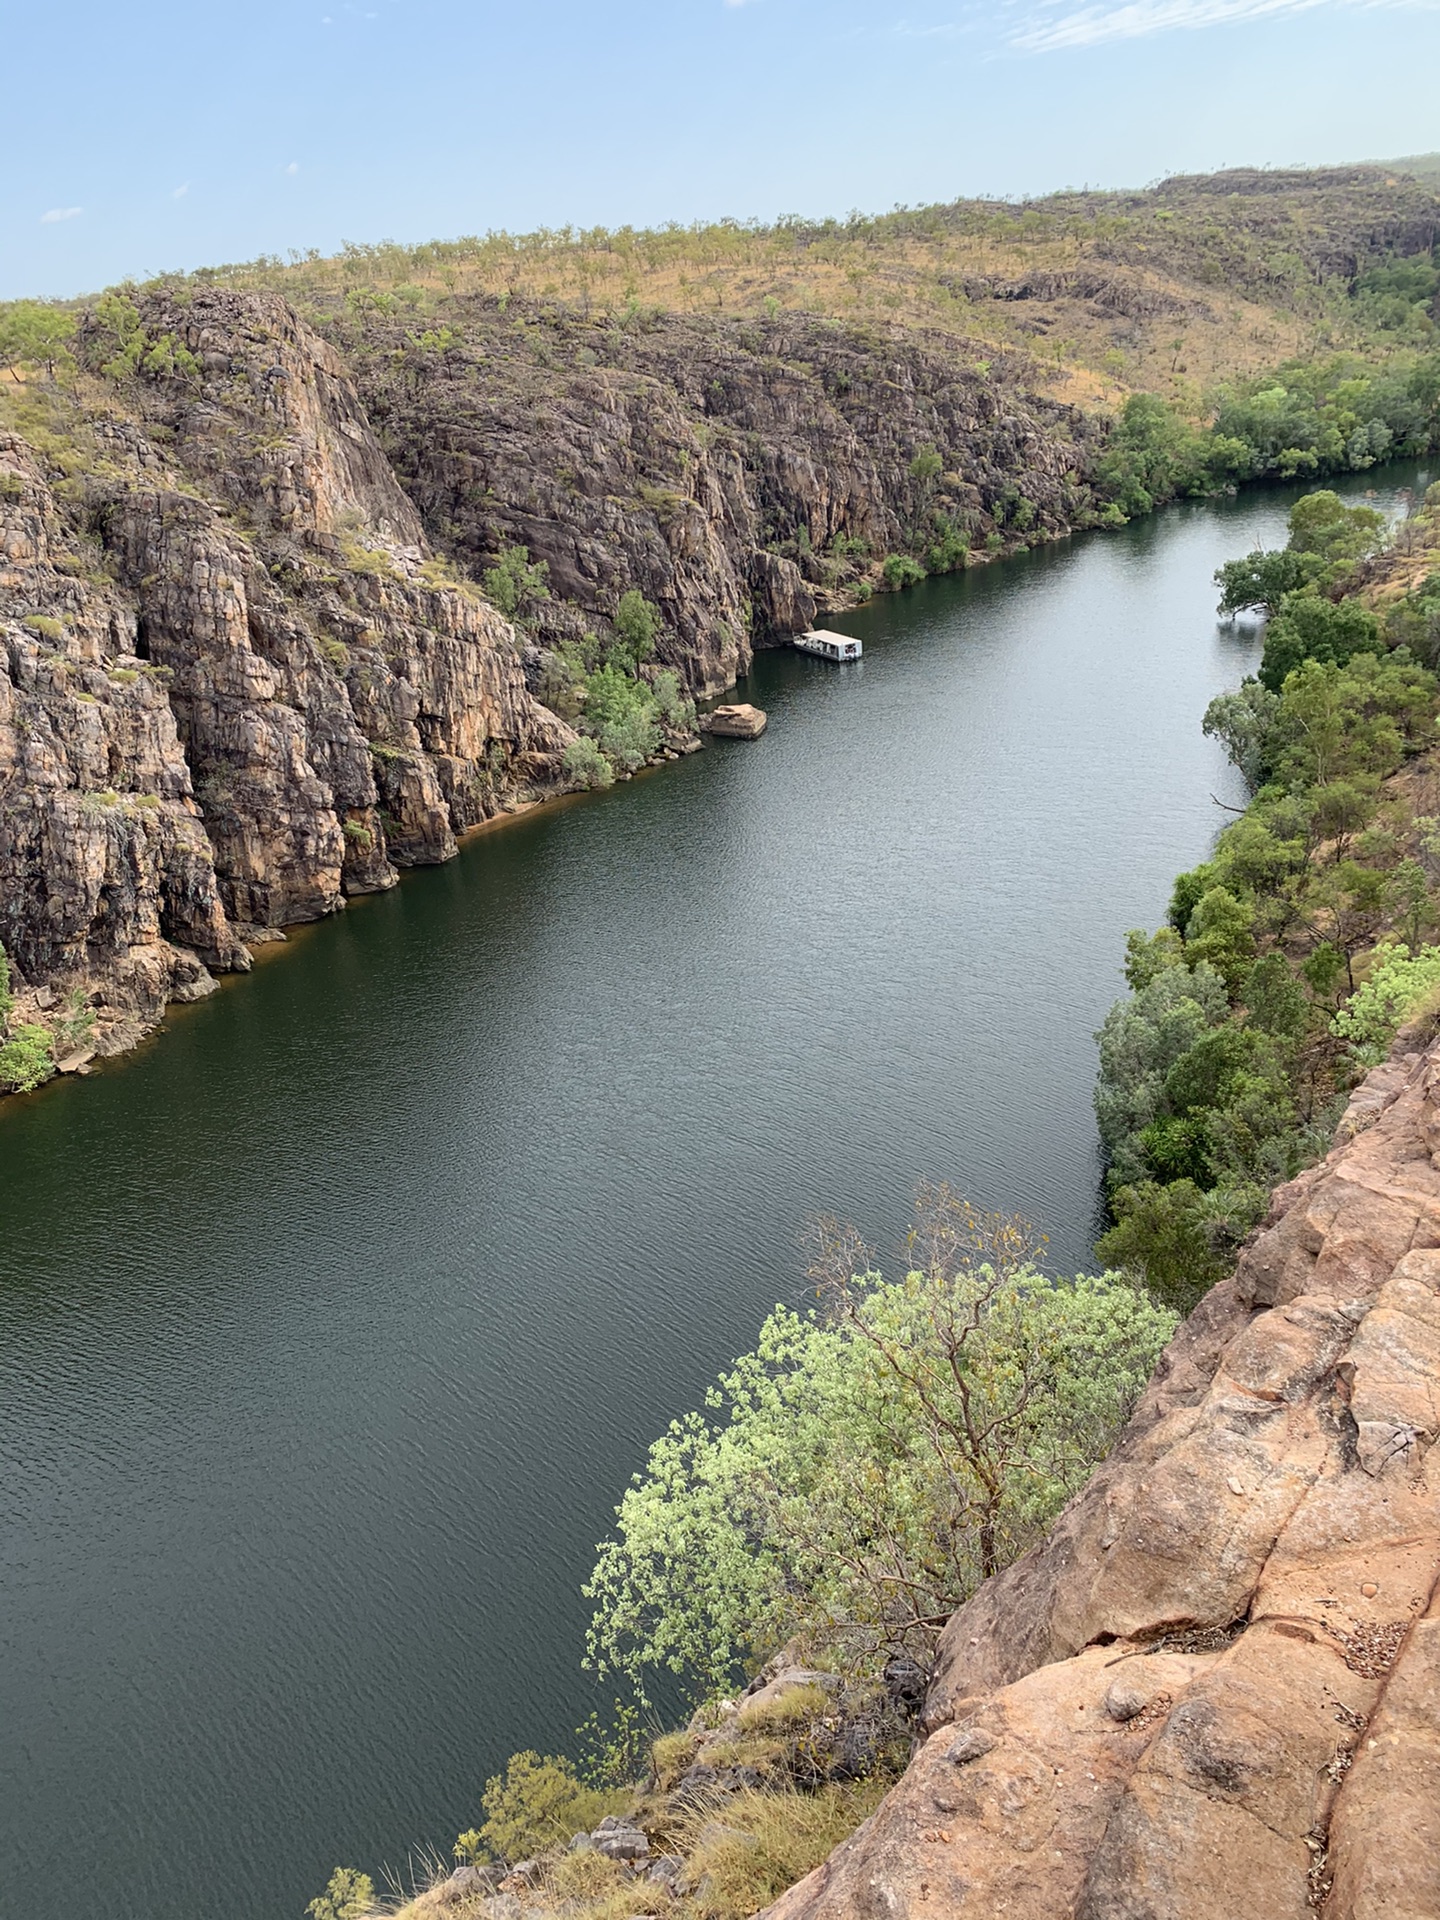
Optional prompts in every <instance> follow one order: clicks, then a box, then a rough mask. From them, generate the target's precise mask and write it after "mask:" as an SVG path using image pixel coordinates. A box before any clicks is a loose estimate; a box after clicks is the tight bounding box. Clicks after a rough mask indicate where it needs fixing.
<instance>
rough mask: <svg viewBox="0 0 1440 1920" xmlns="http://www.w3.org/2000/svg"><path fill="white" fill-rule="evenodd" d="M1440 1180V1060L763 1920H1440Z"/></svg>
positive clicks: (1260, 1276)
mask: <svg viewBox="0 0 1440 1920" xmlns="http://www.w3.org/2000/svg"><path fill="white" fill-rule="evenodd" d="M1432 1156H1434V1158H1433V1159H1432ZM1437 1166H1440V1045H1437V1046H1435V1047H1434V1048H1432V1049H1431V1051H1430V1052H1429V1053H1427V1054H1419V1053H1412V1054H1410V1055H1408V1056H1406V1057H1405V1058H1403V1059H1401V1060H1399V1061H1392V1062H1390V1063H1388V1064H1387V1066H1385V1067H1384V1068H1381V1069H1379V1070H1378V1071H1377V1073H1375V1074H1372V1075H1371V1076H1370V1079H1369V1080H1368V1081H1367V1082H1366V1084H1365V1086H1364V1087H1363V1088H1361V1089H1359V1090H1358V1092H1357V1095H1356V1097H1355V1099H1354V1100H1352V1102H1351V1104H1350V1110H1349V1113H1348V1115H1347V1121H1346V1124H1345V1125H1344V1126H1343V1127H1342V1129H1341V1131H1340V1133H1339V1134H1338V1135H1337V1145H1336V1147H1335V1148H1334V1150H1333V1151H1332V1152H1331V1154H1330V1155H1329V1157H1328V1158H1327V1159H1326V1160H1325V1162H1324V1163H1323V1164H1322V1165H1321V1166H1319V1167H1316V1168H1312V1169H1311V1170H1310V1172H1309V1173H1307V1174H1304V1175H1301V1176H1300V1178H1299V1179H1297V1180H1294V1181H1291V1182H1290V1183H1289V1184H1288V1185H1287V1186H1285V1187H1282V1188H1280V1189H1279V1190H1278V1191H1277V1193H1276V1194H1275V1196H1274V1200H1273V1203H1272V1209H1271V1215H1270V1221H1269V1224H1268V1226H1267V1229H1266V1230H1265V1231H1264V1232H1263V1233H1262V1234H1261V1235H1260V1236H1259V1237H1258V1238H1257V1240H1256V1241H1255V1243H1254V1244H1253V1245H1252V1246H1251V1247H1250V1248H1249V1249H1247V1251H1246V1253H1245V1255H1244V1256H1243V1258H1242V1260H1241V1263H1240V1267H1239V1269H1238V1271H1237V1273H1236V1275H1235V1277H1234V1278H1233V1279H1231V1280H1229V1281H1226V1282H1224V1283H1223V1284H1222V1285H1221V1286H1219V1287H1217V1288H1215V1289H1214V1291H1213V1292H1212V1293H1211V1294H1209V1295H1208V1296H1207V1298H1206V1299H1205V1300H1203V1301H1202V1302H1201V1304H1200V1306H1199V1307H1198V1308H1197V1309H1196V1310H1195V1312H1194V1313H1193V1314H1192V1315H1191V1316H1190V1319H1189V1320H1188V1321H1187V1322H1186V1324H1185V1325H1184V1326H1183V1327H1182V1328H1181V1329H1180V1331H1179V1332H1178V1333H1177V1335H1176V1337H1175V1339H1174V1341H1173V1342H1172V1343H1171V1345H1170V1348H1169V1349H1168V1351H1167V1352H1166V1354H1165V1355H1164V1356H1163V1358H1162V1360H1161V1362H1160V1365H1159V1367H1158V1368H1157V1370H1156V1373H1155V1377H1154V1379H1153V1380H1152V1381H1151V1383H1150V1386H1149V1387H1148V1389H1147V1390H1146V1393H1145V1395H1144V1397H1143V1399H1142V1400H1141V1402H1140V1405H1139V1407H1138V1408H1137V1409H1136V1412H1135V1415H1134V1417H1133V1418H1132V1420H1131V1422H1130V1424H1129V1426H1128V1428H1127V1429H1126V1431H1125V1433H1124V1435H1123V1436H1122V1438H1121V1441H1120V1443H1119V1445H1118V1446H1117V1447H1116V1449H1115V1451H1114V1453H1113V1454H1112V1456H1111V1458H1110V1459H1109V1460H1107V1461H1106V1462H1105V1463H1104V1464H1103V1465H1102V1466H1101V1467H1100V1468H1099V1469H1098V1471H1097V1472H1096V1473H1095V1474H1094V1476H1093V1477H1092V1479H1091V1480H1090V1482H1089V1484H1088V1485H1087V1486H1086V1487H1085V1488H1084V1490H1083V1491H1082V1492H1081V1493H1080V1494H1079V1495H1078V1496H1077V1497H1076V1498H1075V1500H1073V1501H1072V1502H1071V1504H1070V1506H1069V1507H1068V1508H1067V1509H1066V1510H1065V1512H1064V1513H1063V1514H1062V1515H1061V1516H1060V1518H1059V1520H1058V1521H1057V1522H1056V1524H1055V1526H1054V1527H1053V1528H1052V1530H1051V1533H1050V1535H1049V1537H1048V1539H1047V1540H1046V1541H1044V1542H1043V1543H1042V1544H1041V1545H1040V1546H1039V1547H1037V1548H1035V1549H1034V1550H1033V1551H1032V1552H1030V1553H1029V1554H1027V1555H1025V1557H1024V1558H1023V1559H1021V1560H1019V1561H1017V1562H1016V1564H1015V1565H1014V1566H1012V1567H1010V1568H1008V1569H1007V1570H1006V1571H1005V1572H1004V1573H1001V1574H998V1575H997V1576H996V1577H995V1578H994V1579H992V1580H990V1581H987V1582H986V1584H985V1585H984V1586H983V1587H982V1588H981V1589H980V1590H979V1592H978V1593H977V1594H976V1595H975V1596H974V1598H973V1599H972V1600H970V1601H969V1602H968V1603H967V1604H966V1605H965V1606H964V1607H962V1608H961V1609H960V1611H959V1612H958V1613H957V1614H956V1615H955V1617H954V1618H953V1619H952V1620H951V1622H950V1624H949V1626H948V1627H947V1628H946V1630H945V1633H944V1635H943V1636H942V1639H941V1644H940V1654H939V1660H938V1663H937V1667H936V1672H935V1677H934V1680H933V1682H932V1685H931V1689H930V1693H929V1696H928V1698H927V1701H926V1709H925V1714H926V1725H927V1726H928V1727H929V1728H930V1729H931V1732H930V1737H929V1739H928V1740H927V1742H926V1744H925V1746H924V1747H923V1748H922V1749H921V1751H920V1753H919V1754H918V1755H917V1756H916V1759H915V1760H914V1761H913V1762H912V1764H911V1767H910V1769H909V1771H908V1773H907V1774H906V1776H905V1778H904V1779H903V1780H902V1781H901V1782H900V1784H899V1785H898V1786H897V1787H896V1788H895V1789H894V1791H893V1792H892V1793H891V1794H890V1795H889V1797H888V1798H887V1799H886V1800H885V1801H884V1802H883V1803H882V1805H881V1806H880V1808H879V1809H878V1811H877V1812H876V1813H875V1815H874V1816H873V1817H872V1819H871V1820H870V1821H869V1822H867V1824H866V1826H865V1827H864V1828H863V1829H862V1830H861V1831H860V1833H859V1834H857V1835H856V1836H855V1837H854V1838H852V1839H851V1840H850V1841H849V1842H847V1843H846V1845H845V1846H843V1847H842V1848H841V1849H840V1850H839V1851H838V1852H837V1853H836V1854H835V1855H834V1856H833V1857H832V1858H831V1860H830V1861H829V1862H828V1863H827V1864H826V1865H825V1866H823V1867H821V1868H820V1869H818V1870H817V1871H816V1872H815V1873H813V1874H812V1875H810V1877H809V1878H808V1879H807V1880H805V1881H802V1882H801V1883H800V1885H799V1886H797V1887H794V1888H792V1889H791V1890H790V1892H789V1893H787V1894H786V1895H785V1896H784V1897H783V1898H782V1899H781V1901H780V1902H779V1903H778V1904H777V1906H776V1907H774V1908H772V1909H771V1910H770V1911H771V1914H772V1915H775V1916H779V1917H780V1920H855V1916H860V1915H867V1916H870V1915H883V1916H884V1920H921V1917H922V1915H923V1916H924V1920H949V1916H951V1915H954V1916H957V1920H962V1917H963V1920H970V1916H971V1915H974V1916H977V1920H978V1916H982V1915H983V1916H989V1915H991V1914H999V1913H1004V1914H1005V1915H1006V1916H1007V1920H1057V1916H1061V1915H1065V1916H1069V1917H1070V1920H1141V1916H1143V1917H1144V1920H1240V1916H1242V1915H1243V1916H1252V1915H1253V1916H1264V1920H1307V1916H1309V1915H1311V1914H1313V1913H1314V1912H1316V1911H1317V1910H1319V1909H1321V1908H1323V1912H1324V1914H1325V1916H1326V1920H1437V1916H1440V1451H1437V1452H1434V1453H1432V1452H1431V1442H1432V1441H1433V1440H1434V1439H1435V1438H1436V1433H1437V1427H1440V1417H1437V1414H1436V1412H1435V1409H1436V1407H1437V1405H1440V1172H1437ZM1432 1461H1433V1463H1434V1464H1433V1465H1432ZM1346 1595H1353V1596H1354V1598H1353V1599H1351V1600H1348V1601H1347V1599H1346V1598H1345V1596H1346ZM1157 1646H1158V1647H1163V1648H1164V1649H1166V1651H1162V1652H1149V1653H1148V1654H1147V1657H1145V1658H1138V1657H1136V1656H1137V1655H1138V1654H1140V1653H1143V1652H1146V1650H1147V1649H1150V1648H1155V1647H1157ZM1082 1708H1083V1709H1084V1711H1083V1712H1082V1711H1080V1709H1082ZM951 1722H957V1723H959V1725H960V1729H961V1730H960V1732H959V1733H958V1735H957V1733H956V1731H955V1729H954V1727H953V1726H952V1725H951V1724H950V1723H951ZM922 1833H923V1836H924V1843H923V1844H921V1842H920V1841H919V1840H917V1837H916V1836H917V1834H922ZM922 1866H923V1873H924V1882H923V1884H922V1882H921V1878H920V1875H921V1871H922Z"/></svg>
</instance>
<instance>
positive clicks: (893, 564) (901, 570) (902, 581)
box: [880, 553, 925, 592]
mask: <svg viewBox="0 0 1440 1920" xmlns="http://www.w3.org/2000/svg"><path fill="white" fill-rule="evenodd" d="M880 571H881V573H882V574H883V575H884V576H885V584H886V586H887V587H889V588H890V590H891V591H892V592H895V591H897V590H898V589H900V588H902V587H913V586H915V585H917V584H918V582H920V581H921V580H923V579H924V578H925V569H924V567H922V566H921V564H920V562H919V561H918V560H912V559H911V557H910V555H909V554H908V553H889V554H886V556H885V561H884V564H883V565H882V567H881V569H880Z"/></svg>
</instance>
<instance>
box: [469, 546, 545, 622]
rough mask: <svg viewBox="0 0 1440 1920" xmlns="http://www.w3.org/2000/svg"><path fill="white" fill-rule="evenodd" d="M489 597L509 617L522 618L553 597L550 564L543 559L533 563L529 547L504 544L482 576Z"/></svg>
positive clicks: (482, 583)
mask: <svg viewBox="0 0 1440 1920" xmlns="http://www.w3.org/2000/svg"><path fill="white" fill-rule="evenodd" d="M480 584H481V585H482V586H483V587H484V589H485V592H486V594H487V596H488V597H489V599H490V600H491V601H493V603H494V604H495V605H496V606H497V607H498V608H499V609H500V611H501V613H503V614H504V615H505V616H506V617H507V618H508V619H511V620H523V619H524V618H525V616H526V615H527V614H529V613H532V612H533V611H534V609H535V608H536V607H537V606H538V605H539V603H540V602H541V601H542V600H548V599H549V597H550V568H549V566H548V565H547V564H546V562H545V561H543V560H537V561H536V562H534V563H533V564H532V563H531V560H530V549H529V548H528V547H502V548H501V550H500V557H499V559H498V560H497V561H496V562H495V565H494V566H493V567H489V568H487V569H486V571H485V572H484V573H483V574H482V575H481V576H480Z"/></svg>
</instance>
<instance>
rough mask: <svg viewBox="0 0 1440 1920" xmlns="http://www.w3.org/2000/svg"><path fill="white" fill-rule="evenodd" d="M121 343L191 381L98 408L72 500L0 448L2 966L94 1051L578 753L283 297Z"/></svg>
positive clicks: (81, 446)
mask: <svg viewBox="0 0 1440 1920" xmlns="http://www.w3.org/2000/svg"><path fill="white" fill-rule="evenodd" d="M143 317H144V320H145V324H146V326H147V328H148V329H150V330H151V331H152V332H154V333H156V334H158V333H161V332H173V334H174V335H175V336H176V337H177V338H178V339H179V340H180V341H181V342H183V343H184V345H185V346H186V347H187V349H188V350H189V351H190V352H192V353H193V354H194V355H195V357H196V359H197V360H198V362H199V366H200V372H199V374H198V375H191V376H189V377H183V378H166V379H160V380H144V379H141V380H137V381H134V382H131V383H128V385H127V386H126V387H125V388H124V389H123V390H122V391H121V392H120V393H119V394H118V395H117V396H116V399H117V400H118V402H119V404H115V403H114V402H112V403H111V404H110V405H108V406H105V407H97V408H95V409H93V410H92V412H91V415H90V417H89V418H88V419H86V420H84V421H83V422H82V423H80V424H79V425H77V429H76V431H77V436H78V438H77V445H76V446H75V447H74V448H72V449H70V450H69V454H68V457H67V458H66V460H65V461H64V463H63V464H64V466H65V467H66V468H67V469H68V471H67V473H66V477H65V478H64V480H63V483H62V480H61V475H60V472H59V471H58V470H57V469H56V467H55V465H54V463H53V461H50V462H47V460H46V459H42V458H41V457H40V455H39V454H37V453H36V452H35V450H34V449H31V448H28V447H27V446H26V445H25V444H24V443H23V442H22V441H20V440H18V439H16V438H13V437H12V438H10V439H8V440H5V441H4V442H0V554H3V572H0V635H3V647H4V656H3V657H4V659H5V662H6V665H7V669H8V671H7V673H6V674H5V675H4V676H0V780H3V782H4V787H3V792H4V800H3V806H0V941H3V943H4V945H5V947H6V950H7V952H8V953H9V954H10V956H11V958H12V960H13V962H14V964H15V967H16V969H17V971H18V973H19V976H20V982H21V985H22V987H26V986H28V987H30V988H41V989H44V990H50V991H63V992H65V993H66V994H70V993H73V992H76V991H78V992H80V993H81V994H82V995H83V996H84V997H86V998H87V999H88V1000H89V1002H90V1005H91V1007H92V1009H93V1011H94V1012H95V1014H96V1017H97V1020H98V1031H97V1040H98V1043H99V1045H100V1048H101V1050H102V1051H105V1050H116V1049H118V1048H120V1047H123V1046H125V1045H129V1044H133V1041H134V1039H135V1038H136V1037H138V1034H139V1032H140V1031H142V1030H143V1028H144V1027H145V1026H146V1025H147V1024H151V1023H153V1021H154V1020H155V1019H156V1018H157V1017H158V1015H159V1013H160V1012H161V1011H162V1010H163V1007H164V1005H165V1002H166V1000H167V999H168V998H171V997H174V996H175V994H177V993H182V994H183V993H189V994H192V995H193V994H195V993H199V992H203V991H206V990H208V988H209V986H210V984H211V980H210V971H209V970H211V969H219V968H233V967H244V966H247V965H248V964H249V961H248V954H247V952H246V948H245V945H244V942H245V941H246V940H253V939H254V938H257V937H264V936H265V935H267V934H269V933H272V932H273V931H274V930H276V929H279V928H281V927H283V926H285V925H288V924H291V923H293V922H295V921H299V920H306V919H313V918H315V917H317V916H319V915H322V914H326V913H331V912H334V911H335V910H336V909H337V908H339V907H340V906H342V905H343V903H344V897H345V895H346V894H349V893H356V892H363V891H367V890H370V889H374V888H377V887H384V886H388V885H391V884H393V882H394V879H395V877H396V867H397V865H404V864H409V863H414V862H420V861H431V860H441V859H445V858H447V857H449V856H450V855H451V854H453V853H454V851H455V836H456V834H457V833H458V832H461V831H463V830H464V829H465V828H467V827H470V826H473V825H475V824H476V823H477V822H478V821H480V820H483V819H485V818H486V817H487V816H488V815H490V814H492V813H494V812H496V811H497V810H498V809H499V808H501V807H503V806H506V805H514V804H517V803H518V802H519V801H522V800H525V799H529V798H533V797H537V796H538V795H540V794H542V793H544V792H546V791H549V790H553V789H554V788H555V786H556V785H557V784H558V783H561V782H562V780H563V776H562V773H561V769H560V756H561V755H562V753H563V750H564V748H565V746H566V745H567V744H568V742H569V740H570V739H571V738H572V737H573V736H572V735H571V732H570V730H569V729H568V728H567V727H566V726H564V725H563V724H562V723H561V722H560V721H558V720H557V719H556V718H555V716H554V715H553V714H551V713H550V712H549V711H548V710H547V709H546V708H544V707H543V706H541V705H540V704H539V703H538V702H537V701H536V700H534V699H533V698H532V697H531V695H530V694H529V693H528V692H527V690H526V687H525V680H524V671H523V667H522V664H521V649H520V642H519V638H518V636H517V635H516V633H515V631H514V629H513V628H512V627H511V626H510V624H509V623H508V622H507V621H506V620H504V619H503V618H502V617H501V616H500V615H499V614H498V613H497V612H496V611H495V609H494V608H493V607H491V606H490V605H489V604H488V603H487V602H486V601H485V600H484V599H483V597H482V596H481V595H480V594H479V593H478V591H477V590H476V589H474V588H473V587H471V586H469V585H467V584H466V583H464V582H463V581H461V580H459V579H458V577H456V576H454V575H452V574H451V573H450V572H449V570H448V569H446V568H445V567H444V566H443V565H442V564H440V563H438V562H436V561H434V560H433V559H431V558H430V557H429V554H428V549H427V547H426V544H425V538H424V535H423V532H422V530H421V527H420V523H419V519H418V516H417V514H416V512H415V509H414V507H413V506H412V505H411V504H410V502H409V501H408V500H407V499H406V497H405V495H404V493H403V492H402V490H401V488H400V486H399V484H398V483H397V481H396V480H395V477H394V474H393V473H392V471H391V469H390V467H389V465H388V462H387V461H386V459H385V457H384V455H383V453H382V452H381V450H380V448H379V446H378V444H377V443H376V441H375V438H374V436H373V434H372V433H371V432H370V430H369V427H368V425H367V423H366V421H365V416H364V411H363V408H362V406H361V403H360V401H359V398H358V396H357V394H356V392H355V389H354V387H353V385H352V383H351V382H350V381H349V379H348V377H347V376H346V374H345V372H344V370H343V368H342V367H341V365H340V363H339V361H338V360H337V359H336V357H335V355H334V354H333V352H332V351H331V350H330V349H329V348H328V347H326V346H325V345H324V343H323V342H322V341H320V340H319V338H318V337H317V336H315V335H314V334H313V333H311V332H310V331H309V330H308V329H307V328H305V327H304V326H303V325H302V324H301V323H300V322H298V321H297V320H296V318H295V316H294V315H293V314H292V313H291V312H290V310H289V309H288V308H287V307H286V306H285V304H284V303H283V302H282V301H280V300H278V299H276V298H274V297H273V296H234V295H214V296H208V297H207V296H204V295H202V296H200V297H198V298H196V299H195V300H193V301H192V302H190V303H189V304H188V305H186V306H184V307H167V306H165V304H164V303H162V302H152V303H150V305H149V306H148V307H147V308H146V309H145V311H144V316H143ZM42 1005H43V1003H42Z"/></svg>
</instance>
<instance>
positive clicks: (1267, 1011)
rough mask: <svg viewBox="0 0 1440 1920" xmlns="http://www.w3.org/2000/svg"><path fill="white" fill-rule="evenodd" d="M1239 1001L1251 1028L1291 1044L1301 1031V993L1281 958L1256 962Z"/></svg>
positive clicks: (1303, 1011)
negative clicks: (1271, 1034) (1248, 1018)
mask: <svg viewBox="0 0 1440 1920" xmlns="http://www.w3.org/2000/svg"><path fill="white" fill-rule="evenodd" d="M1240 997H1241V1004H1242V1005H1243V1006H1244V1008H1245V1011H1246V1012H1247V1013H1248V1014H1249V1016H1250V1024H1251V1025H1252V1026H1254V1027H1258V1028H1259V1030H1260V1031H1261V1032H1262V1033H1273V1034H1276V1035H1279V1036H1281V1037H1283V1038H1287V1039H1292V1040H1293V1039H1295V1038H1297V1037H1298V1036H1299V1035H1300V1034H1301V1033H1302V1032H1303V1031H1304V1027H1305V1021H1306V1014H1307V1003H1306V999H1305V994H1304V990H1303V989H1302V987H1301V986H1300V983H1299V981H1298V980H1297V979H1296V978H1295V976H1294V974H1293V973H1292V972H1291V970H1290V966H1289V963H1288V962H1287V961H1286V959H1285V957H1284V955H1283V954H1279V953H1267V954H1265V955H1263V956H1262V957H1261V958H1260V959H1259V960H1257V961H1256V962H1255V964H1254V966H1253V967H1251V969H1250V971H1249V973H1247V974H1246V976H1245V985H1244V987H1243V989H1242V991H1241V996H1240Z"/></svg>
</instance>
